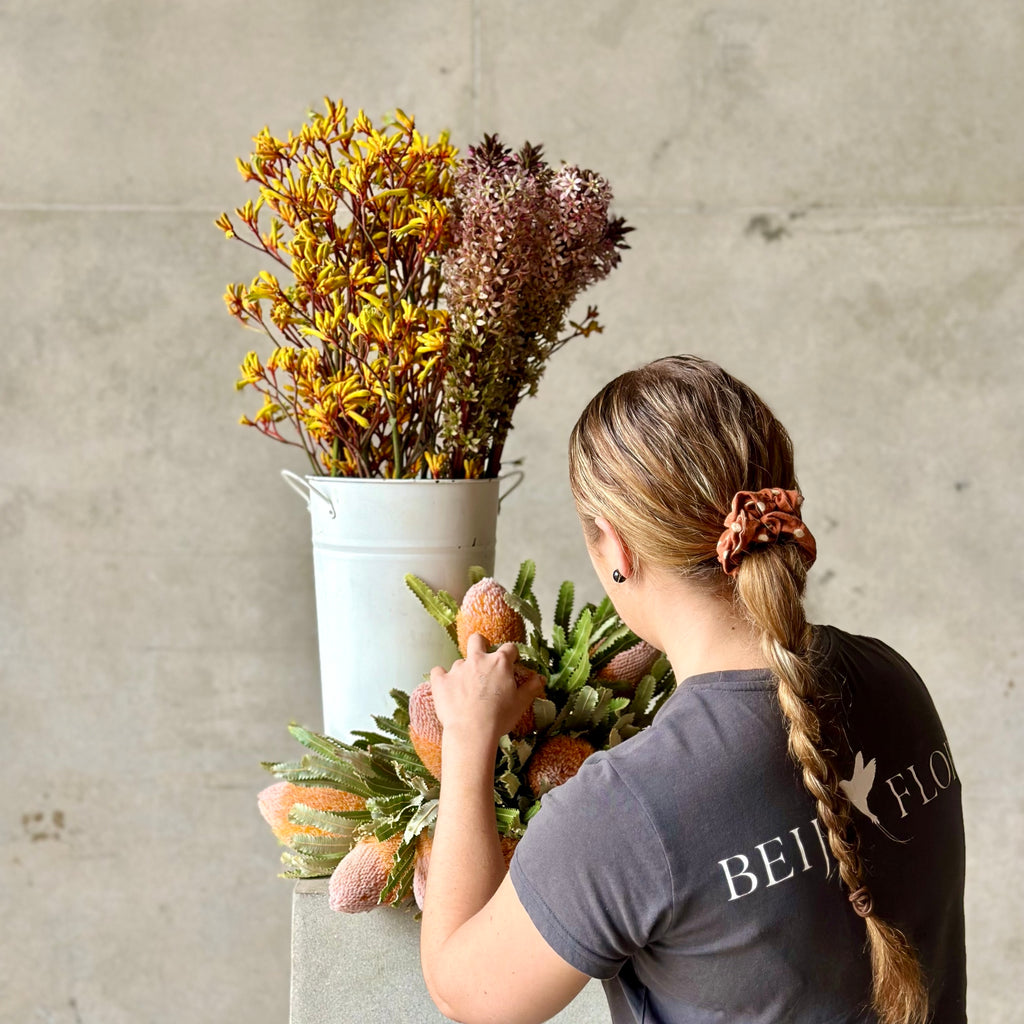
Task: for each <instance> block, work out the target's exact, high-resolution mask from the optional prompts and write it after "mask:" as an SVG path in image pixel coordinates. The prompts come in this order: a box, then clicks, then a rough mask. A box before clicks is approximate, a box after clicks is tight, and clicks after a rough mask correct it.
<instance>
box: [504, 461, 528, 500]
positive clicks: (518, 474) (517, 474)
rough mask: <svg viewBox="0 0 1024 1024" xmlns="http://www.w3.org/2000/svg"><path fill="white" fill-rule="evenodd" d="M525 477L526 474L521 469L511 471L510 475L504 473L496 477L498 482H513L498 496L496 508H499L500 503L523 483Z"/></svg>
mask: <svg viewBox="0 0 1024 1024" xmlns="http://www.w3.org/2000/svg"><path fill="white" fill-rule="evenodd" d="M525 476H526V474H525V473H524V472H523V471H522V470H521V469H513V470H512V472H511V473H505V474H504V475H503V476H499V477H498V479H499V480H514V481H515V482H514V483H513V484H512V486H511V487H509V489H508V490H507V491H505V493H504V494H499V495H498V508H501V503H502V502H503V501H504V500H505V499H506V498H507V497H508V496H509V495H510V494H511V493H512V492H513V491H514V490H515V489H516V488H517V487H518V486H519V485H520V484H521V483H522V482H523V478H524V477H525Z"/></svg>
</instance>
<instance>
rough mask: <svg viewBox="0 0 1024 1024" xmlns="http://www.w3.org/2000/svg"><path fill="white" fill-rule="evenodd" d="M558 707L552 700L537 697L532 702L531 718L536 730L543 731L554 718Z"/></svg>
mask: <svg viewBox="0 0 1024 1024" xmlns="http://www.w3.org/2000/svg"><path fill="white" fill-rule="evenodd" d="M557 714H558V708H557V707H556V706H555V703H554V701H550V700H546V699H545V698H543V697H538V698H537V699H536V700H535V701H534V702H533V720H534V722H535V723H536V727H537V732H543V731H544V730H545V729H547V728H548V726H549V725H551V723H552V722H553V721H554V720H555V715H557Z"/></svg>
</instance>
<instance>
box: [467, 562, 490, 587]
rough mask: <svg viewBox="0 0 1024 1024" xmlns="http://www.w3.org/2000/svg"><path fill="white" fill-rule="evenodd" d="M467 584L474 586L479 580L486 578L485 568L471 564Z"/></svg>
mask: <svg viewBox="0 0 1024 1024" xmlns="http://www.w3.org/2000/svg"><path fill="white" fill-rule="evenodd" d="M468 575H469V585H470V586H471V587H473V586H476V584H477V583H479V582H480V581H481V580H485V579H487V570H486V569H485V568H484V567H483V566H482V565H471V566H470V567H469V574H468Z"/></svg>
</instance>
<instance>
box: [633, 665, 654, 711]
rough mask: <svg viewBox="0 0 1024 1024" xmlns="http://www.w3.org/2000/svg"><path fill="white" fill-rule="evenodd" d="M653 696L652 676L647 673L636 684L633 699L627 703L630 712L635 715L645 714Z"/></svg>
mask: <svg viewBox="0 0 1024 1024" xmlns="http://www.w3.org/2000/svg"><path fill="white" fill-rule="evenodd" d="M653 696H654V676H652V675H651V674H650V673H649V672H648V673H647V675H645V676H644V677H643V679H641V680H640V682H638V683H637V684H636V690H635V691H634V692H633V699H632V700H631V701H630V702H629V706H630V710H631V711H633V712H634V713H635V714H637V715H645V714H647V709H648V707H650V704H651V698H652V697H653Z"/></svg>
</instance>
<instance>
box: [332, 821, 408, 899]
mask: <svg viewBox="0 0 1024 1024" xmlns="http://www.w3.org/2000/svg"><path fill="white" fill-rule="evenodd" d="M401 842H402V837H401V835H397V836H394V837H392V838H391V839H387V840H385V841H383V842H382V841H381V840H379V839H374V838H373V837H372V836H369V837H367V838H365V839H360V840H359V842H358V843H356V845H355V846H353V847H352V849H351V850H349V852H348V853H346V854H345V856H344V857H343V858H342V859H341V861H339V863H338V866H337V867H336V868H335V869H334V874H332V875H331V880H330V882H329V883H328V885H327V894H328V903H329V904H330V907H331V910H338V911H340V912H341V913H343V914H361V913H363V912H364V911H366V910H373V908H374V907H376V906H379V904H380V894H381V893H382V892H383V891H384V886H385V885H386V884H387V880H388V873H389V872H390V871H391V867H392V863H393V861H394V856H395V852H396V851H397V849H398V847H399V845H400V844H401ZM395 899H396V892H392V893H391V895H390V896H389V897H388V899H387V900H386V901H385V902H387V903H394V902H395Z"/></svg>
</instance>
